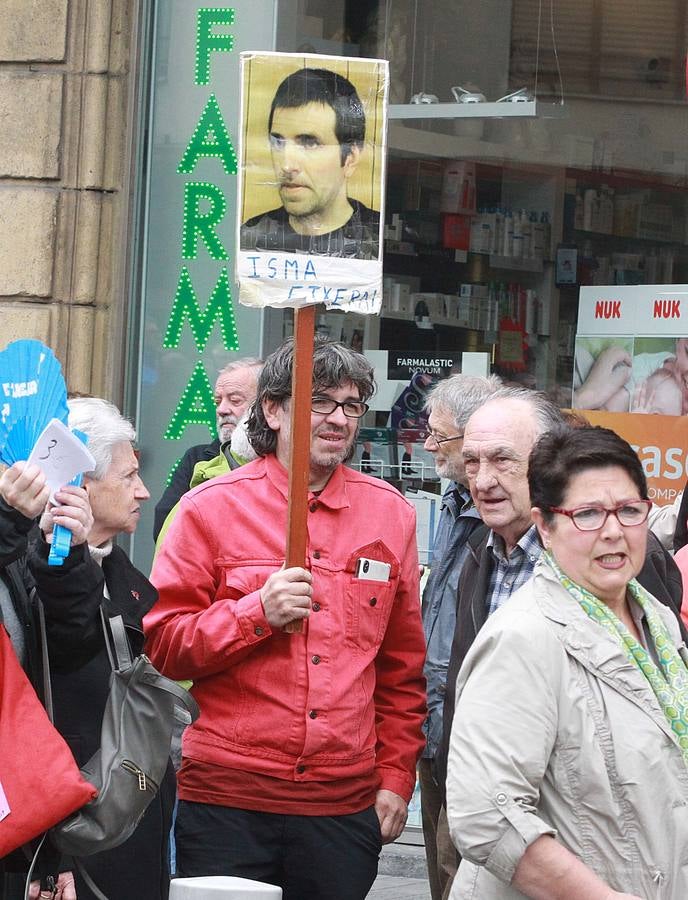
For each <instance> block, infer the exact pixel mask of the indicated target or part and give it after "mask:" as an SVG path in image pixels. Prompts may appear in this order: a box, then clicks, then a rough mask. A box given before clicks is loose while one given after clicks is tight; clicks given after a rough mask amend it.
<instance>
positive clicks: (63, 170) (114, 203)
mask: <svg viewBox="0 0 688 900" xmlns="http://www.w3.org/2000/svg"><path fill="white" fill-rule="evenodd" d="M136 7H137V3H136V0H5V2H3V3H2V4H1V5H0V323H1V327H0V347H4V346H5V345H6V344H7V343H9V342H10V341H12V340H15V339H17V338H27V337H30V338H38V339H40V340H42V341H44V342H45V343H46V344H48V345H49V346H51V347H52V348H53V350H54V351H55V353H56V354H57V356H58V358H59V359H60V361H61V363H62V365H63V368H64V372H65V377H66V380H67V384H68V388H69V389H70V390H76V391H85V392H91V393H94V394H97V395H101V396H107V397H110V398H111V399H113V400H115V401H116V402H118V401H121V395H122V371H123V364H124V355H125V353H124V347H125V341H126V318H127V310H126V298H127V279H128V268H129V257H128V245H129V241H128V239H127V234H128V221H129V217H130V206H131V201H130V197H131V196H132V183H131V179H130V176H129V172H130V169H131V163H132V154H133V133H134V128H133V125H132V122H133V115H132V109H133V106H134V104H133V103H132V97H133V96H134V90H135V83H134V76H135V67H134V66H132V62H131V60H132V58H133V53H134V46H135V35H136V27H135V22H134V18H135V15H136Z"/></svg>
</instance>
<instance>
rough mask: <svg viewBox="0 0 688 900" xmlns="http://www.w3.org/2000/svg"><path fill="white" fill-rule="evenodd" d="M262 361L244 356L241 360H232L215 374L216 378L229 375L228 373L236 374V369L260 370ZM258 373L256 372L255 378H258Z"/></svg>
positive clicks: (254, 357) (255, 357)
mask: <svg viewBox="0 0 688 900" xmlns="http://www.w3.org/2000/svg"><path fill="white" fill-rule="evenodd" d="M262 367H263V360H262V359H258V357H257V356H244V357H243V359H233V360H232V361H231V362H228V363H227V365H226V366H223V367H222V368H221V369H220V371H219V372H218V373H217V377H218V378H219V377H220V375H229V374H230V372H236V371H237V370H238V369H262ZM258 375H259V372H256V378H258Z"/></svg>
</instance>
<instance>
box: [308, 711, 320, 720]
mask: <svg viewBox="0 0 688 900" xmlns="http://www.w3.org/2000/svg"><path fill="white" fill-rule="evenodd" d="M308 715H309V716H310V717H311V719H317V718H318V710H317V709H312V710H311V711H310V712H309V713H308Z"/></svg>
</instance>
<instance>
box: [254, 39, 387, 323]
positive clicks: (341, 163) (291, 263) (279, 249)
mask: <svg viewBox="0 0 688 900" xmlns="http://www.w3.org/2000/svg"><path fill="white" fill-rule="evenodd" d="M241 67H242V86H241V90H242V116H241V144H240V163H239V185H238V188H239V202H238V222H237V233H238V254H237V275H238V280H239V284H240V289H241V296H240V299H241V301H242V302H246V303H249V304H251V305H291V306H299V305H304V304H305V303H313V302H324V303H326V304H327V305H329V306H333V307H339V308H343V309H345V308H348V305H349V303H350V301H351V300H352V296H351V294H352V292H353V301H354V308H356V307H355V301H358V303H359V306H360V307H361V310H362V311H364V312H371V311H377V309H366V308H365V301H363V300H362V299H361V298H362V295H363V294H364V293H365V292H367V293H368V298H367V302H368V305H377V307H378V308H379V303H381V296H379V297H375V298H374V299H372V298H371V296H370V294H371V291H372V290H375V286H376V280H375V279H376V277H377V274H379V275H380V276H381V272H382V260H381V250H382V243H381V236H382V233H381V231H382V222H383V218H384V213H383V197H384V173H385V156H386V154H385V141H386V100H387V89H388V66H387V63H386V61H384V60H371V59H352V58H350V57H328V56H319V55H314V54H313V55H311V54H287V53H244V54H242V58H241ZM255 283H260V284H262V286H264V287H267V289H268V293H269V295H270V296H268V298H267V300H265V298H263V299H264V302H261V300H260V298H259V296H258V293H259V292H258V287H257V286H256V284H255ZM296 286H298V290H296ZM378 293H379V294H381V291H378Z"/></svg>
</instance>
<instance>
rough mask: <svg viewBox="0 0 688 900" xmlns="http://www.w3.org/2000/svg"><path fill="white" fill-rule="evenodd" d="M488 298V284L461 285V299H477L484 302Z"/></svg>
mask: <svg viewBox="0 0 688 900" xmlns="http://www.w3.org/2000/svg"><path fill="white" fill-rule="evenodd" d="M487 296H488V287H487V285H486V284H460V285H459V297H476V298H477V299H478V300H482V299H484V298H485V297H487Z"/></svg>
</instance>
